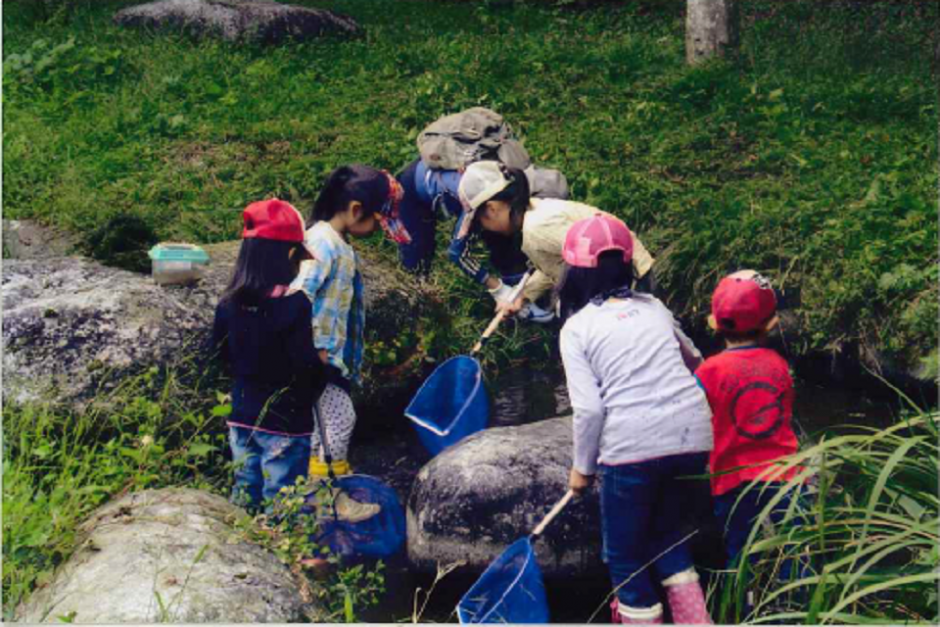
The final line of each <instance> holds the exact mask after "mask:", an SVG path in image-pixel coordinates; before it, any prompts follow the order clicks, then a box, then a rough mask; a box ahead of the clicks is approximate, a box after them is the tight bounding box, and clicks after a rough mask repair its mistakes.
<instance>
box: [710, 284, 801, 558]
mask: <svg viewBox="0 0 940 627" xmlns="http://www.w3.org/2000/svg"><path fill="white" fill-rule="evenodd" d="M776 313H777V299H776V296H775V295H774V292H773V289H771V286H770V283H769V281H767V279H765V278H764V277H762V276H761V275H759V274H757V273H756V272H754V271H753V270H742V271H740V272H736V273H734V274H732V275H730V276H728V277H725V278H724V279H722V280H721V282H720V283H719V284H718V287H717V288H716V289H715V293H714V294H713V295H712V314H711V315H710V316H709V317H708V323H709V326H711V327H712V328H713V329H715V330H716V331H717V332H718V333H719V334H721V335H722V336H723V338H724V340H725V346H726V349H725V351H724V352H722V353H719V354H718V355H715V356H713V357H711V358H709V359H707V360H706V361H705V363H703V364H702V365H701V366H700V367H699V368H698V369H697V370H696V371H695V377H696V378H697V379H698V381H699V384H700V385H701V386H702V388H703V389H704V390H705V395H706V396H707V397H708V402H709V404H710V405H711V408H712V428H713V431H714V442H715V445H714V450H712V452H711V455H710V458H709V466H710V468H711V472H712V473H713V474H714V476H713V477H712V479H711V484H712V495H713V496H714V502H715V515H716V517H717V518H718V521H719V523H720V524H721V529H722V530H723V532H724V535H725V553H726V556H727V560H728V567H729V568H731V567H733V566H734V565H735V561H736V560H737V557H738V555H739V554H740V553H741V550H742V549H743V548H744V545H745V544H746V542H747V539H748V536H749V535H750V532H751V529H752V526H753V523H754V521H755V519H756V518H757V516H758V515H759V514H760V512H761V511H762V510H763V509H764V507H765V506H766V505H767V503H768V502H769V501H770V500H771V499H772V498H773V497H774V496H775V495H776V494H777V488H778V487H779V485H780V483H779V482H785V481H787V480H789V479H791V478H792V477H793V476H794V475H796V474H797V473H798V472H799V469H798V468H790V469H788V470H784V469H783V468H780V469H779V471H775V470H774V464H773V462H774V461H775V460H778V459H780V458H781V457H785V456H787V455H792V454H794V453H796V452H797V450H798V443H797V439H796V435H795V434H794V433H793V427H792V424H791V421H792V417H793V380H792V379H791V378H790V372H789V368H788V366H787V362H786V361H784V359H783V358H782V357H781V356H780V355H778V354H777V353H776V352H775V351H773V350H772V349H769V348H764V347H763V346H762V344H764V343H765V341H766V338H767V334H768V333H769V332H770V331H771V330H773V328H774V327H775V326H776V325H777V322H778V318H777V315H776ZM754 480H759V481H761V482H766V484H767V485H764V486H754V487H752V488H751V489H749V490H748V489H746V488H747V487H748V484H749V483H751V482H752V481H754ZM785 507H786V503H782V507H777V508H776V509H775V510H774V512H772V514H771V520H772V521H773V522H774V523H777V522H778V521H779V519H780V518H782V515H783V511H785Z"/></svg>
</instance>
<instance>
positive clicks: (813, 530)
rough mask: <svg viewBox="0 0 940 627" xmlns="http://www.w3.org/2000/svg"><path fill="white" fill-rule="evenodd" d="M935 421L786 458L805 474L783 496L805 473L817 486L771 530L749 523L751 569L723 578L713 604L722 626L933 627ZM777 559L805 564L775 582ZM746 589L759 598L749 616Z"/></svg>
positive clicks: (836, 437) (914, 420)
mask: <svg viewBox="0 0 940 627" xmlns="http://www.w3.org/2000/svg"><path fill="white" fill-rule="evenodd" d="M937 418H938V415H937V414H936V413H933V414H926V413H921V412H917V413H914V414H909V415H908V417H907V418H905V419H903V420H901V421H900V422H899V423H898V424H896V425H894V426H892V427H889V428H887V429H882V430H875V429H864V428H861V427H856V428H851V429H841V430H839V431H837V432H833V433H830V434H828V435H827V436H825V437H822V438H821V441H820V442H819V443H818V444H816V445H814V446H811V447H809V448H807V449H806V450H804V451H801V452H800V453H799V454H797V455H795V456H793V457H792V458H790V459H789V460H788V461H787V465H788V466H791V467H792V466H797V465H804V464H805V465H807V466H808V469H807V470H806V471H805V472H803V473H802V474H801V475H800V476H798V477H796V478H794V479H793V480H792V481H790V482H788V484H786V486H785V489H784V490H783V491H784V492H791V493H793V492H794V491H795V490H796V489H797V488H798V486H799V483H800V482H801V481H803V479H805V478H806V477H807V476H809V475H810V474H811V473H818V480H819V484H818V490H817V491H816V493H815V494H813V495H812V496H811V497H808V498H806V499H802V500H800V501H797V499H793V501H792V502H793V504H792V505H791V508H790V509H789V511H788V513H787V518H786V520H785V521H784V522H783V523H782V525H781V526H780V527H778V528H777V529H775V530H774V531H773V532H772V533H771V534H769V535H766V536H765V535H762V534H761V532H760V525H761V524H760V522H758V524H757V525H755V529H754V531H753V532H752V534H751V537H750V539H749V541H748V544H747V546H746V547H745V549H744V552H745V553H750V554H751V555H754V556H756V558H757V563H756V566H755V568H754V569H753V571H751V569H749V568H743V569H741V570H740V571H738V572H737V573H736V574H734V575H729V579H728V581H727V582H726V585H725V586H724V588H723V594H722V595H721V596H720V598H719V599H718V600H717V603H716V605H717V612H718V613H717V616H718V618H719V622H731V623H734V622H738V619H740V618H744V619H745V620H746V621H747V622H752V623H780V622H788V623H792V622H797V623H806V624H832V623H838V624H869V623H879V624H901V623H920V624H927V623H930V624H934V623H936V622H937V620H938V617H940V614H938V604H937V582H938V581H940V571H938V568H940V550H938V546H940V527H938V525H940V518H938V498H937V489H938V482H937V471H938V468H940V459H938V452H940V451H938V439H937V436H938V431H937ZM754 489H758V488H756V487H755V488H754ZM782 496H783V495H782V494H781V495H780V496H779V497H775V499H773V500H772V501H771V502H770V503H769V504H768V505H767V507H765V509H764V511H763V512H762V514H761V517H760V519H763V518H765V517H767V516H768V514H769V512H770V511H771V509H773V508H774V506H775V503H776V502H777V501H778V500H779V499H780V498H782ZM796 521H799V524H794V522H796ZM783 560H790V561H791V562H792V561H794V560H801V561H802V563H803V564H805V565H806V566H805V571H804V572H799V569H797V568H794V569H793V571H792V575H791V578H790V579H789V580H783V581H781V580H780V579H779V575H778V573H779V568H780V565H781V563H782V561H783ZM747 590H752V591H753V592H755V593H756V600H755V607H754V610H753V612H752V613H751V614H750V615H747V616H745V613H744V610H743V603H742V601H743V599H744V593H745V591H747Z"/></svg>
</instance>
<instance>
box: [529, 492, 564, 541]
mask: <svg viewBox="0 0 940 627" xmlns="http://www.w3.org/2000/svg"><path fill="white" fill-rule="evenodd" d="M572 498H574V490H568V491H567V492H565V495H564V496H563V497H561V500H560V501H558V502H557V503H555V506H554V507H553V508H552V509H551V511H550V512H548V513H547V514H546V515H545V518H543V519H542V522H540V523H539V525H538V527H536V528H535V530H534V531H533V532H532V537H533V538H537V537H538V536H540V535H542V532H543V531H545V527H547V526H548V523H550V522H552V521H553V520H555V516H557V515H558V514H560V513H561V510H563V509H565V506H566V505H567V504H568V502H569V501H571V499H572Z"/></svg>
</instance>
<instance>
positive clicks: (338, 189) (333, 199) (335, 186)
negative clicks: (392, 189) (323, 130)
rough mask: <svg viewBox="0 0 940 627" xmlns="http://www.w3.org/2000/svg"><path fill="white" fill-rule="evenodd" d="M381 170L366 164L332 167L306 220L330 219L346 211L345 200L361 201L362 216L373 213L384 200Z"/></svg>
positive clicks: (385, 186)
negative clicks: (308, 218)
mask: <svg viewBox="0 0 940 627" xmlns="http://www.w3.org/2000/svg"><path fill="white" fill-rule="evenodd" d="M388 185H389V184H388V178H387V177H386V176H385V173H384V172H382V171H381V170H376V169H375V168H370V167H369V166H366V165H359V164H353V165H344V166H340V167H338V168H336V169H335V170H333V171H332V172H331V173H330V175H329V176H328V177H327V179H326V183H325V184H324V185H323V189H321V190H320V194H319V195H318V196H317V200H316V202H314V204H313V211H311V212H310V220H309V222H310V223H314V222H320V221H325V220H329V219H331V218H332V217H333V216H335V215H336V214H337V213H340V212H343V211H346V208H347V207H348V206H349V203H351V202H352V201H354V200H355V201H359V202H360V203H362V211H363V213H362V217H363V218H367V217H369V216H370V215H371V214H373V213H375V211H377V210H378V209H379V208H380V207H381V206H382V205H383V204H384V203H385V201H386V200H387V199H388V193H389V189H388Z"/></svg>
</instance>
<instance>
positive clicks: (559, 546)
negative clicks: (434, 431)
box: [407, 417, 723, 579]
mask: <svg viewBox="0 0 940 627" xmlns="http://www.w3.org/2000/svg"><path fill="white" fill-rule="evenodd" d="M571 447H572V433H571V418H570V417H563V418H550V419H548V420H543V421H541V422H535V423H531V424H527V425H523V426H519V427H498V428H491V429H487V430H485V431H481V432H479V433H476V434H474V435H472V436H470V437H468V438H466V439H465V440H463V441H461V442H459V443H458V444H456V445H454V446H452V447H451V448H449V449H446V450H444V452H442V453H440V454H439V455H438V456H437V457H435V458H434V459H433V460H431V462H430V463H428V464H427V465H426V466H425V467H424V468H422V469H421V471H420V472H419V473H418V476H417V477H416V478H415V482H414V485H413V486H412V489H411V495H410V497H409V499H408V509H407V519H408V558H409V560H410V561H411V562H412V565H413V566H414V567H415V568H417V569H418V570H422V571H429V572H434V571H435V570H436V568H437V565H438V564H441V565H446V564H451V563H454V562H458V561H464V562H466V569H467V570H475V571H482V570H483V569H485V568H486V567H487V566H488V565H489V564H490V562H492V561H493V560H494V559H496V558H497V557H498V556H499V554H500V553H502V552H503V551H504V550H505V549H506V548H507V547H508V546H509V545H510V544H512V543H513V542H515V541H516V540H518V539H519V538H522V537H525V536H526V535H528V534H530V533H531V532H532V530H533V529H534V528H535V527H536V526H537V525H538V524H539V522H541V521H542V518H543V517H544V516H545V514H547V513H548V511H549V510H550V509H551V508H552V506H553V505H554V504H555V503H556V502H557V501H558V500H559V499H560V498H562V496H564V494H565V491H566V490H567V489H568V473H569V471H570V468H571ZM687 496H688V503H689V508H691V509H692V510H693V511H694V512H696V513H695V514H694V515H693V519H694V523H693V524H694V526H690V527H689V528H688V529H687V530H686V532H687V533H693V531H695V534H694V535H693V537H692V539H691V541H690V544H691V549H692V552H693V555H694V556H695V559H696V563H697V564H698V565H699V566H708V567H720V565H721V564H722V563H723V562H722V560H723V555H722V554H721V548H720V547H721V542H720V536H719V535H718V533H717V529H716V525H715V523H714V520H713V516H712V506H711V493H710V490H709V486H708V482H706V481H700V482H697V483H696V484H692V485H690V486H689V488H688V494H687ZM625 515H629V514H628V513H625ZM716 547H717V548H716ZM535 553H536V558H537V559H538V563H539V566H540V567H541V569H542V573H543V574H544V575H545V577H546V578H569V579H570V578H591V577H606V576H607V570H606V568H605V566H604V564H603V563H602V562H601V523H600V506H599V497H598V492H597V484H596V483H595V485H594V486H593V487H592V488H591V489H590V490H589V491H587V492H586V493H585V495H584V496H583V497H581V498H578V499H575V500H573V501H571V502H570V503H569V504H568V506H567V507H566V508H565V509H564V510H563V511H562V513H561V514H559V515H558V517H556V518H555V519H554V520H553V521H552V522H551V523H550V524H549V526H548V527H547V528H546V530H545V532H544V534H543V535H542V536H541V538H540V539H539V540H538V541H537V542H536V543H535Z"/></svg>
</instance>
